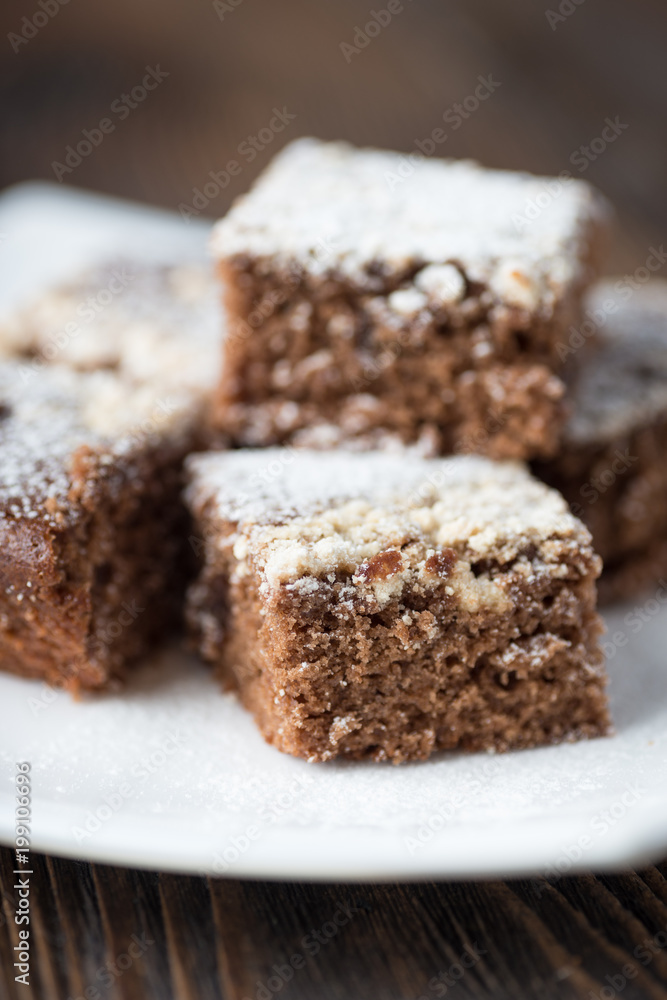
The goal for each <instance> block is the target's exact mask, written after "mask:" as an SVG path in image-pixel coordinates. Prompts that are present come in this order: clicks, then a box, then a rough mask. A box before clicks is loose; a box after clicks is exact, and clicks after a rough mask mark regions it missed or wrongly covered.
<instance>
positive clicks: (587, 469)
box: [535, 279, 667, 601]
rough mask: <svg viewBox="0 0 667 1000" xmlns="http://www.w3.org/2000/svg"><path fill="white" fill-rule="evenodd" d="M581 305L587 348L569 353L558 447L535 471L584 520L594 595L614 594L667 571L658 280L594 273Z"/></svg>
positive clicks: (663, 312) (666, 322)
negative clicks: (599, 567)
mask: <svg viewBox="0 0 667 1000" xmlns="http://www.w3.org/2000/svg"><path fill="white" fill-rule="evenodd" d="M589 308H590V310H591V313H592V314H593V315H597V316H599V317H601V321H600V324H599V330H598V335H597V345H596V349H595V350H585V349H582V350H581V351H580V352H579V353H578V354H576V355H575V356H574V357H573V358H572V361H571V363H570V367H569V370H568V372H567V378H568V382H569V389H570V397H571V406H572V415H571V418H570V420H569V422H568V424H567V425H566V430H565V438H564V443H563V448H562V450H561V452H560V454H559V455H558V456H557V457H555V458H554V459H552V460H551V461H550V462H548V463H542V464H539V465H536V467H535V470H536V472H537V474H538V475H539V476H541V477H542V478H543V479H544V480H545V481H546V482H548V483H550V484H551V485H552V486H554V487H556V488H557V489H559V490H560V491H561V492H562V493H563V495H564V496H565V497H566V499H567V500H568V502H569V503H570V506H571V510H572V511H573V513H574V514H576V515H577V516H579V517H581V518H582V520H583V521H584V522H585V523H586V524H587V525H588V527H589V529H590V531H591V533H592V535H593V542H594V545H595V548H596V550H597V552H599V554H600V555H601V556H602V559H603V563H604V568H603V573H602V578H601V580H600V598H601V600H603V601H611V600H622V599H624V598H631V597H634V596H637V595H638V594H640V593H641V591H642V590H645V589H646V588H648V587H649V586H650V585H651V584H652V583H653V584H657V583H658V581H659V580H660V578H661V577H663V576H665V575H667V461H666V460H665V456H666V455H667V282H664V281H660V280H657V279H654V280H653V281H652V282H651V283H650V284H649V285H646V286H644V287H641V288H637V289H632V288H631V287H630V286H629V285H627V283H625V282H623V281H622V280H619V281H618V282H615V281H613V280H608V281H604V282H600V283H599V285H597V286H596V287H595V288H594V289H593V290H592V292H591V294H590V296H589Z"/></svg>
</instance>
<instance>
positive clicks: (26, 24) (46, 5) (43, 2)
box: [7, 0, 69, 52]
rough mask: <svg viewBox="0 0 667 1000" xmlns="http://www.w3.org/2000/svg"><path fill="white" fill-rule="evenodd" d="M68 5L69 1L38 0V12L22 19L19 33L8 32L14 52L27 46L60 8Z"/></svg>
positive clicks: (8, 38)
mask: <svg viewBox="0 0 667 1000" xmlns="http://www.w3.org/2000/svg"><path fill="white" fill-rule="evenodd" d="M68 3H69V0H39V3H38V4H37V6H38V7H39V10H36V11H35V13H34V14H33V15H32V17H24V18H23V19H22V21H21V30H20V32H18V33H17V32H16V31H10V32H9V34H8V35H7V40H8V41H9V44H10V45H11V47H12V48H13V50H14V52H18V51H19V50H20V48H21V46H22V45H27V44H28V42H29V41H31V40H32V39H33V38H34V37H35V35H37V34H38V33H39V32H40V31H41V29H42V28H45V27H46V25H47V24H48V23H49V21H50V20H51V19H52V18H54V17H55V16H56V14H57V13H58V12H59V10H60V8H61V7H64V6H65V4H68Z"/></svg>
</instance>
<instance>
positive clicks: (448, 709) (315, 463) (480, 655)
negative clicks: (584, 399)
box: [187, 449, 609, 763]
mask: <svg viewBox="0 0 667 1000" xmlns="http://www.w3.org/2000/svg"><path fill="white" fill-rule="evenodd" d="M187 465H188V469H189V476H190V485H189V487H188V490H187V499H188V503H189V506H190V509H191V511H192V513H193V515H194V518H195V524H196V527H195V536H194V537H193V539H192V542H193V545H194V546H195V547H197V548H199V549H200V550H201V551H203V563H204V565H203V568H202V570H201V574H200V576H199V579H198V580H197V582H196V583H195V584H193V585H192V587H191V589H190V593H189V610H188V615H189V619H190V623H191V625H192V627H193V629H194V632H195V635H196V637H197V641H198V644H199V648H200V650H201V653H202V655H203V656H204V658H205V659H207V660H209V661H210V662H211V663H213V664H214V665H215V667H216V669H217V671H218V673H219V676H220V677H221V679H222V681H223V682H224V683H225V684H226V685H229V686H231V687H234V688H236V689H237V690H238V692H239V694H240V697H241V699H242V701H243V702H244V704H245V705H246V706H247V708H249V709H250V711H251V712H252V713H253V714H254V716H255V719H256V721H257V723H258V725H259V727H260V729H261V731H262V733H263V735H264V737H265V738H266V739H267V740H268V741H269V742H271V743H273V744H274V745H275V746H276V747H278V749H280V750H283V751H285V752H287V753H291V754H294V755H295V756H299V757H304V758H306V759H307V760H309V761H324V760H330V759H331V758H333V757H337V756H346V757H351V758H363V757H370V758H373V759H374V760H384V759H389V760H391V761H393V762H395V763H399V762H401V761H406V760H415V759H424V758H426V757H428V756H429V755H430V754H432V753H433V752H434V751H436V750H439V749H450V748H451V749H453V748H460V749H465V750H508V749H510V748H519V747H532V746H538V745H540V744H547V743H556V742H558V741H561V740H570V739H578V738H583V737H594V736H601V735H604V734H606V733H607V732H608V728H609V716H608V710H607V699H606V695H605V672H604V668H603V663H602V655H601V652H600V647H599V642H598V639H599V634H600V631H601V622H600V618H599V616H598V614H597V612H596V610H595V603H596V591H595V579H596V577H597V575H598V573H599V570H600V560H599V558H598V556H597V555H595V553H594V552H593V549H592V547H591V544H590V535H589V533H588V531H587V529H586V528H585V527H584V526H583V525H582V524H581V522H580V521H578V520H577V519H576V518H575V517H573V516H572V515H571V514H570V513H569V511H568V510H567V506H566V504H565V502H564V500H563V499H562V497H560V496H559V495H558V494H557V493H556V492H555V491H554V490H550V489H548V488H547V487H545V486H544V485H542V484H541V483H539V482H537V481H536V480H535V479H533V478H532V477H531V476H530V475H529V474H528V472H527V471H526V470H525V468H524V467H523V466H521V465H517V464H514V463H493V462H491V461H489V460H488V459H485V458H478V457H471V456H459V457H455V458H450V459H431V460H429V459H422V458H419V457H416V456H415V455H414V454H412V455H410V454H406V455H401V456H395V455H390V454H386V453H381V452H376V453H369V454H363V455H362V454H352V453H344V452H337V451H331V452H321V451H308V450H307V449H301V450H293V449H284V450H276V449H268V450H265V451H262V450H257V451H252V450H251V451H237V452H229V453H218V454H213V453H210V454H207V455H196V456H192V457H191V458H190V459H188V463H187Z"/></svg>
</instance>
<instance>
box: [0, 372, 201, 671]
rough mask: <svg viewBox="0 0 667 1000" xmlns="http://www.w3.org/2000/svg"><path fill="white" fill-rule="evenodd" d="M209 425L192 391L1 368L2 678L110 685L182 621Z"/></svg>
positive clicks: (113, 377) (109, 377)
mask: <svg viewBox="0 0 667 1000" xmlns="http://www.w3.org/2000/svg"><path fill="white" fill-rule="evenodd" d="M198 424H199V417H198V416H197V410H196V408H193V394H192V393H191V392H189V391H185V390H183V391H181V393H180V394H178V393H176V392H172V393H167V392H165V393H164V394H163V393H161V392H160V389H159V387H158V386H155V385H152V386H149V385H146V384H143V385H142V384H132V383H129V382H128V381H127V380H124V379H121V378H120V377H119V376H118V374H117V373H114V372H110V371H100V372H96V373H85V374H84V373H80V372H76V371H72V370H71V369H68V368H66V367H64V366H62V365H61V366H58V365H55V366H53V367H47V368H45V369H44V370H42V371H40V372H38V373H37V374H35V375H31V376H30V377H29V380H28V381H26V369H25V364H24V363H23V362H19V361H17V362H12V361H6V362H2V363H0V468H2V476H1V478H0V667H2V668H3V669H5V670H9V671H12V672H15V673H17V674H21V675H23V676H27V677H38V678H43V679H44V680H46V681H47V682H48V683H50V684H58V685H65V686H68V687H70V688H71V689H73V690H77V689H80V688H97V687H103V686H106V685H108V684H109V683H110V682H111V681H113V680H114V679H115V678H117V677H120V676H122V674H123V672H124V670H125V668H126V667H127V665H128V664H129V663H130V662H132V660H134V659H135V658H136V657H138V656H140V655H141V654H142V653H145V652H146V651H147V649H148V648H149V647H150V645H151V643H152V642H153V641H154V640H155V639H156V638H157V637H159V636H160V635H162V634H163V633H164V632H166V631H167V630H170V629H171V628H172V627H173V623H174V622H175V621H178V618H179V612H180V608H181V607H182V602H183V594H184V590H185V584H186V577H187V573H188V572H189V569H190V566H189V563H190V560H189V557H188V554H187V552H188V551H189V550H188V549H187V544H186V538H187V525H186V520H187V514H186V511H185V508H184V507H183V504H182V502H181V500H180V494H181V491H182V487H183V483H182V473H183V459H184V457H185V455H186V454H187V453H188V452H189V451H191V450H192V448H193V446H194V445H195V443H196V442H197V441H198V440H199V438H198V430H197V425H198Z"/></svg>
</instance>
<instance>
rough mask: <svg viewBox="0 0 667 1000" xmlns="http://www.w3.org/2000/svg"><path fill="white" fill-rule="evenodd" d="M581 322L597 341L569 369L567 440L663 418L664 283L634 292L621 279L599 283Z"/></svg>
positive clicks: (600, 436) (666, 381) (620, 431)
mask: <svg viewBox="0 0 667 1000" xmlns="http://www.w3.org/2000/svg"><path fill="white" fill-rule="evenodd" d="M584 321H588V322H589V323H595V325H596V326H597V338H598V342H597V344H595V345H592V344H591V345H586V346H583V347H581V348H579V350H578V353H577V354H575V356H574V357H573V358H572V360H571V362H570V366H569V371H568V372H567V373H566V374H567V376H568V380H569V383H570V385H569V390H570V398H571V401H572V410H573V413H572V417H571V418H570V421H569V423H568V425H567V428H566V434H567V439H568V440H569V441H570V442H572V443H578V444H589V443H590V444H595V443H605V442H610V441H613V440H614V439H615V438H616V437H620V436H623V435H624V434H627V433H631V432H632V431H635V430H637V429H639V428H641V427H644V426H646V425H647V424H651V423H653V422H654V421H656V420H667V281H662V280H660V279H657V278H656V279H653V280H652V281H651V282H650V283H649V284H647V285H644V286H642V287H640V288H637V289H635V290H633V289H632V288H631V287H630V286H629V285H628V284H627V282H625V281H624V280H623V279H619V280H618V281H614V280H611V279H610V280H606V281H602V282H600V283H599V284H598V285H596V286H595V287H594V288H593V290H592V291H591V293H590V295H589V297H588V301H587V303H586V313H585V317H584Z"/></svg>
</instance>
